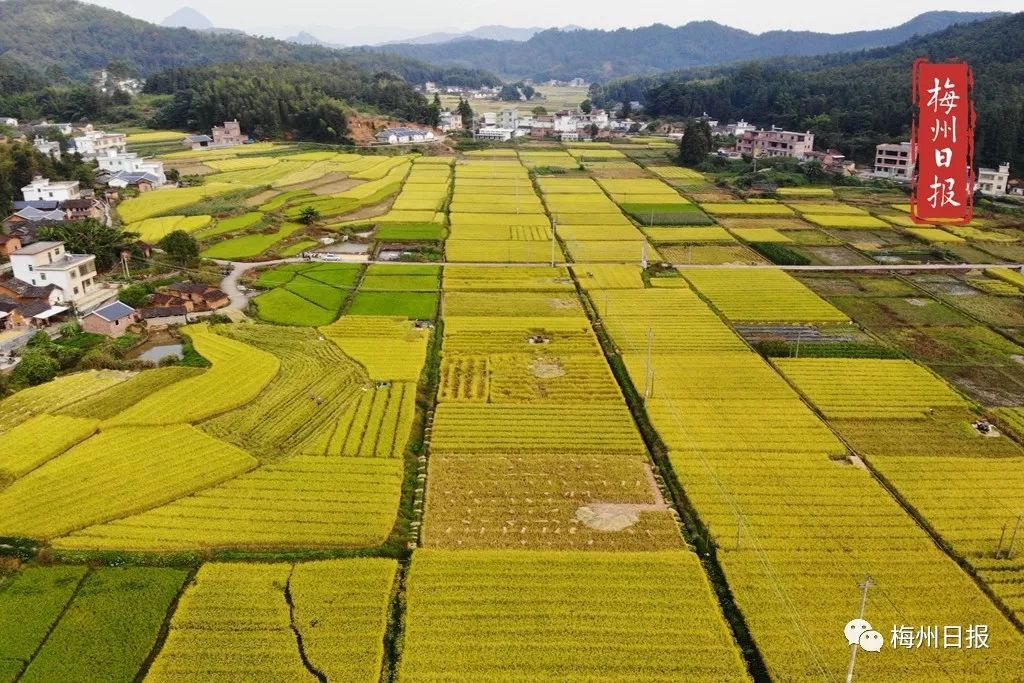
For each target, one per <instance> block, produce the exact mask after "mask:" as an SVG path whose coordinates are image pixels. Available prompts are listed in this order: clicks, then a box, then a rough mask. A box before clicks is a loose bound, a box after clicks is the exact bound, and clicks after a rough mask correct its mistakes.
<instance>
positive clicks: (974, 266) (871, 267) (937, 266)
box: [217, 258, 1024, 294]
mask: <svg viewBox="0 0 1024 683" xmlns="http://www.w3.org/2000/svg"><path fill="white" fill-rule="evenodd" d="M301 260H302V259H301V258H290V259H281V260H278V261H259V262H256V263H244V262H231V261H217V263H219V264H221V265H225V264H228V263H232V265H234V266H235V271H234V272H233V273H232V274H231V275H229V276H228V277H227V278H225V281H224V282H225V285H227V283H228V280H234V281H237V279H238V276H239V275H241V274H242V273H244V272H246V271H249V270H252V269H253V268H258V267H262V266H272V265H276V264H278V263H294V262H296V261H301ZM352 262H353V263H367V264H370V265H374V266H403V265H405V266H407V265H410V263H409V262H406V261H370V260H359V261H355V260H353V261H352ZM321 263H328V262H327V261H321ZM427 265H436V266H441V267H442V268H443V267H445V266H478V267H486V268H505V267H509V266H514V267H516V268H531V267H532V268H550V267H551V266H552V265H555V266H557V267H559V268H564V267H566V266H577V267H586V266H608V265H627V266H639V265H640V263H639V262H637V261H598V262H595V263H587V262H575V263H569V262H566V261H555V262H554V264H552V263H551V262H550V261H546V262H544V263H532V262H531V263H527V262H503V263H494V262H462V261H460V262H458V263H446V262H431V263H429V264H427ZM669 265H670V266H672V267H674V268H678V269H680V270H687V269H694V270H699V269H708V268H711V269H731V268H736V269H747V268H762V269H769V270H792V271H812V272H813V271H821V272H829V271H882V272H885V271H894V272H907V271H915V270H978V269H983V268H996V267H998V268H1013V269H1014V270H1020V269H1021V268H1024V263H921V264H905V263H901V264H884V263H867V264H861V265H853V266H839V265H836V266H827V265H825V266H818V265H815V266H777V265H775V264H772V263H731V264H722V265H715V264H695V263H670V264H669ZM221 289H224V288H223V287H222V288H221ZM224 291H225V292H227V293H228V294H230V292H228V290H227V289H224Z"/></svg>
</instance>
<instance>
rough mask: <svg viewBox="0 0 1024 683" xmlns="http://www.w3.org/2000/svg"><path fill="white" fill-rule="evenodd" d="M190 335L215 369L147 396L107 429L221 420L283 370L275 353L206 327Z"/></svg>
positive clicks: (108, 423) (194, 328) (196, 328)
mask: <svg viewBox="0 0 1024 683" xmlns="http://www.w3.org/2000/svg"><path fill="white" fill-rule="evenodd" d="M187 333H188V335H189V337H190V338H191V339H192V343H193V344H194V345H195V348H196V350H197V351H199V353H201V354H203V356H204V357H206V358H207V359H208V360H209V361H210V362H211V363H212V364H213V367H211V368H210V370H209V371H207V372H205V373H203V374H202V375H198V376H196V377H191V378H188V379H185V380H182V381H181V382H177V383H175V384H172V385H170V386H168V387H165V388H163V389H161V390H159V391H157V392H155V393H153V394H151V395H149V396H147V397H146V398H144V399H142V400H141V401H139V402H138V403H135V404H134V405H132V406H131V407H129V408H127V409H126V410H124V411H122V412H120V413H118V414H117V415H115V416H114V417H112V418H111V419H109V420H107V421H106V422H105V423H104V427H105V428H108V427H116V426H124V425H171V424H179V423H188V422H198V421H200V420H205V419H208V418H211V417H216V416H217V415H220V414H221V413H224V412H227V411H229V410H232V409H234V408H238V407H240V406H242V405H244V404H246V403H248V402H249V401H251V400H253V399H254V398H256V397H257V396H258V395H259V394H260V392H262V391H263V389H265V388H266V386H267V385H268V384H269V383H270V382H271V380H273V379H274V377H275V376H276V375H277V373H278V370H279V369H280V366H281V363H280V361H279V360H278V359H277V358H276V357H275V356H274V355H273V354H270V353H267V352H266V351H261V350H260V349H258V348H256V347H254V346H249V345H248V344H244V343H242V342H238V341H235V340H233V339H229V338H227V337H225V336H222V335H219V334H217V333H215V332H214V331H213V330H211V329H210V328H209V327H208V326H207V325H205V324H200V325H195V326H191V327H189V328H188V329H187ZM228 387H230V388H229V389H228Z"/></svg>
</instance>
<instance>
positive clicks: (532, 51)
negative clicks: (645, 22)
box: [374, 12, 1000, 81]
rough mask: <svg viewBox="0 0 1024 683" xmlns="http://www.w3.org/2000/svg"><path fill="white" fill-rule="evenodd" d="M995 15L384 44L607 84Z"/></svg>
mask: <svg viewBox="0 0 1024 683" xmlns="http://www.w3.org/2000/svg"><path fill="white" fill-rule="evenodd" d="M999 14H1000V13H995V12H927V13H925V14H921V15H919V16H917V17H915V18H913V19H911V20H910V21H907V22H905V23H903V24H900V25H899V26H894V27H892V28H887V29H879V30H873V31H855V32H852V33H840V34H830V33H815V32H811V31H768V32H766V33H762V34H754V33H750V32H748V31H743V30H740V29H736V28H731V27H729V26H724V25H722V24H719V23H716V22H713V21H696V22H690V23H688V24H685V25H683V26H679V27H676V28H672V27H670V26H665V25H663V24H655V25H653V26H647V27H643V28H636V29H618V30H615V31H602V30H596V29H575V30H570V31H564V30H559V29H548V30H545V31H541V32H539V33H536V34H534V35H533V36H531V37H530V38H529V39H528V40H526V41H514V40H495V39H479V38H473V37H469V38H467V39H462V40H449V41H448V42H445V43H440V44H421V43H415V42H408V41H407V42H404V43H395V44H389V45H383V46H377V47H376V48H374V49H377V50H381V51H385V52H392V53H397V54H401V55H405V56H408V57H415V58H417V59H422V60H426V61H429V62H433V63H437V64H453V65H460V66H472V67H474V68H482V69H486V70H488V71H493V72H495V73H498V74H499V75H501V76H503V77H506V78H508V79H520V78H533V79H534V80H540V81H542V80H548V79H551V78H556V79H569V78H575V77H583V78H587V79H588V80H593V81H601V80H608V79H611V78H617V77H622V76H628V75H632V74H652V73H658V72H661V71H668V70H673V69H686V68H692V67H699V66H707V65H714V64H722V63H727V62H734V61H740V60H750V59H765V58H769V57H781V56H809V55H820V54H827V53H836V52H853V51H859V50H866V49H871V48H876V47H885V46H889V45H895V44H897V43H900V42H902V41H905V40H908V39H910V38H912V37H914V36H922V35H926V34H929V33H934V32H936V31H941V30H943V29H946V28H948V27H950V26H952V25H954V24H964V23H969V22H974V21H979V20H982V19H988V18H992V17H994V16H999Z"/></svg>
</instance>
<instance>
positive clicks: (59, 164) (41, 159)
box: [0, 142, 95, 216]
mask: <svg viewBox="0 0 1024 683" xmlns="http://www.w3.org/2000/svg"><path fill="white" fill-rule="evenodd" d="M94 171H95V168H94V166H93V165H92V164H91V163H89V162H86V161H83V160H82V158H81V157H80V156H78V155H69V154H63V155H61V156H60V157H59V158H58V159H53V158H51V157H49V156H47V155H46V154H42V153H41V152H40V151H39V150H37V149H36V148H35V147H33V146H32V145H31V144H29V143H25V142H15V143H11V144H7V145H0V213H2V214H3V215H4V216H7V215H8V214H9V213H10V209H11V202H13V201H15V200H18V199H21V188H23V187H25V186H26V185H28V184H29V182H30V181H31V180H32V177H33V176H36V175H41V176H45V177H47V178H49V179H50V180H77V181H79V182H80V183H81V184H82V186H83V187H92V185H93V183H94V182H95V178H94Z"/></svg>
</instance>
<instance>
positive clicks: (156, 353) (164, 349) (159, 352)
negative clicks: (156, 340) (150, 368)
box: [139, 344, 184, 363]
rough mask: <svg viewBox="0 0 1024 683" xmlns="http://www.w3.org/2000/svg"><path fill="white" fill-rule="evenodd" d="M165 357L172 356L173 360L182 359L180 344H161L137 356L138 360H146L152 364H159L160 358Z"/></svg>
mask: <svg viewBox="0 0 1024 683" xmlns="http://www.w3.org/2000/svg"><path fill="white" fill-rule="evenodd" d="M167 356H174V357H175V358H183V357H184V355H183V354H182V346H181V344H161V345H160V346H151V347H149V348H148V349H146V350H145V351H143V352H142V353H140V354H139V360H148V361H152V362H154V363H159V362H160V360H161V359H162V358H166V357H167Z"/></svg>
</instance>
